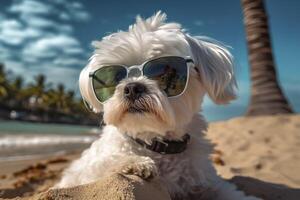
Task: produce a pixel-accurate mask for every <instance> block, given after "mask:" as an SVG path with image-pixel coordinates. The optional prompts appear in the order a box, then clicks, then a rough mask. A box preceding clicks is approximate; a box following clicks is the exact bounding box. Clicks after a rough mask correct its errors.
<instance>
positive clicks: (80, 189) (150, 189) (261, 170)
mask: <svg viewBox="0 0 300 200" xmlns="http://www.w3.org/2000/svg"><path fill="white" fill-rule="evenodd" d="M207 137H208V138H209V139H210V140H211V141H212V142H213V143H215V144H216V147H215V149H216V150H215V152H214V154H213V155H212V159H213V161H214V164H215V166H216V168H217V171H218V173H219V174H220V176H222V177H224V178H226V179H229V181H231V182H234V183H236V184H237V185H238V187H239V189H241V190H243V191H245V192H246V193H247V194H253V195H257V196H260V197H262V198H264V199H267V200H299V199H300V189H299V188H300V159H299V157H300V115H285V116H284V115H282V116H268V117H253V118H245V117H240V118H235V119H231V120H228V121H222V122H215V123H211V124H210V126H209V131H208V133H207ZM79 155H80V154H79V153H73V154H69V155H66V156H60V157H49V158H44V159H38V160H30V161H16V162H10V163H5V164H1V163H0V198H6V199H22V200H28V199H33V200H37V199H39V200H50V199H51V200H52V199H62V200H63V199H91V200H95V199H103V200H111V199H112V200H114V199H126V200H127V199H128V200H131V199H142V200H148V199H156V200H167V199H169V196H168V194H167V192H166V190H165V189H164V187H163V186H162V185H160V183H158V182H157V181H151V182H147V181H143V180H141V179H139V178H138V177H134V176H123V175H120V174H115V175H112V176H110V177H106V178H104V179H102V180H99V181H97V182H95V183H91V184H87V185H83V186H77V187H74V188H68V189H59V190H48V189H49V188H50V187H52V186H53V185H54V184H55V183H56V182H57V181H58V180H59V178H60V176H61V172H62V170H63V169H64V168H65V167H66V166H67V165H69V163H70V162H71V161H72V160H73V159H75V158H76V157H78V156H79ZM18 196H19V197H20V198H18Z"/></svg>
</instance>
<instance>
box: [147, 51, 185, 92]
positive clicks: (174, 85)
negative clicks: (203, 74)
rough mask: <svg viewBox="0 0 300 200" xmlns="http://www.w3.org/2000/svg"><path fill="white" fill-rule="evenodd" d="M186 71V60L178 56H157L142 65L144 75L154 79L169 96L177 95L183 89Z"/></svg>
mask: <svg viewBox="0 0 300 200" xmlns="http://www.w3.org/2000/svg"><path fill="white" fill-rule="evenodd" d="M187 71H188V69H187V65H186V61H185V59H184V58H180V57H164V58H158V59H156V60H152V61H150V62H148V63H146V64H145V66H144V75H145V76H146V77H148V78H150V79H152V80H156V81H157V83H158V85H159V87H160V89H161V90H163V91H165V93H166V94H167V95H168V96H169V97H172V96H177V95H179V94H181V93H182V92H183V91H184V88H185V85H186V82H187Z"/></svg>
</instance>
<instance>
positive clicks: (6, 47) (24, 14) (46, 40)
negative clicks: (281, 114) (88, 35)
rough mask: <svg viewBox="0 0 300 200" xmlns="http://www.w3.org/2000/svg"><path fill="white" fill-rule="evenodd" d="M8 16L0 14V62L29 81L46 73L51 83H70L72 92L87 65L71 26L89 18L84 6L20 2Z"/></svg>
mask: <svg viewBox="0 0 300 200" xmlns="http://www.w3.org/2000/svg"><path fill="white" fill-rule="evenodd" d="M7 12H8V13H7V14H5V13H3V14H2V13H1V14H0V59H1V60H0V62H4V63H5V64H6V66H7V67H8V69H9V70H12V71H14V72H15V73H17V74H23V73H26V77H25V78H27V79H28V80H30V79H32V76H34V75H36V74H38V73H45V74H47V77H48V79H49V80H50V81H53V82H60V81H61V80H64V82H65V81H67V80H72V81H73V82H72V84H69V83H67V84H69V87H71V88H72V86H73V88H74V86H75V84H74V81H75V80H77V78H78V75H79V71H80V69H81V68H82V67H83V66H84V65H85V64H86V62H87V54H86V51H87V50H86V49H84V48H83V46H82V44H81V43H80V42H79V40H78V39H77V38H76V37H75V36H74V28H73V25H72V24H73V23H74V22H82V21H86V20H88V19H89V18H90V15H89V13H88V12H87V11H86V10H85V8H84V6H83V5H82V4H81V3H80V2H77V1H75V2H74V1H70V0H68V1H67V0H40V1H38V0H19V1H13V2H12V4H11V6H10V7H9V8H8V9H7ZM66 73H67V74H66ZM62 76H64V77H63V78H62ZM65 76H67V77H65Z"/></svg>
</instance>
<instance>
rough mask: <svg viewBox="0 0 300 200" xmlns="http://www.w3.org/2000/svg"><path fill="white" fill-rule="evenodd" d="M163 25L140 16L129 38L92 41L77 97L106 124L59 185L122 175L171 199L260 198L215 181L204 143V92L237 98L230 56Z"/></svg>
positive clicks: (160, 17) (222, 100)
mask: <svg viewBox="0 0 300 200" xmlns="http://www.w3.org/2000/svg"><path fill="white" fill-rule="evenodd" d="M165 19H166V15H165V14H163V13H161V12H158V13H157V14H156V15H154V16H152V17H151V18H148V19H146V20H143V19H141V18H140V17H137V20H136V24H134V25H132V26H130V27H129V30H128V32H123V31H119V32H117V33H114V34H111V35H109V36H107V37H104V38H103V40H102V41H99V42H94V46H95V47H96V50H95V53H94V55H93V56H92V58H91V60H90V63H89V64H88V65H87V66H86V67H85V68H84V69H83V70H82V72H81V75H80V80H79V83H80V91H81V94H82V97H83V98H84V100H85V101H86V102H87V103H88V104H89V105H90V106H91V107H92V108H93V110H94V111H95V112H101V111H103V112H104V116H103V118H104V122H105V123H106V124H107V125H106V126H105V127H104V129H103V134H102V135H101V138H100V139H98V140H97V141H95V142H94V143H93V144H92V145H91V147H90V148H89V149H87V150H86V151H84V152H83V154H82V156H81V158H80V159H78V160H76V161H74V162H73V163H72V164H71V166H70V167H69V168H68V169H66V170H65V172H64V175H63V178H62V180H61V181H60V182H59V183H58V184H57V187H71V186H75V185H80V184H86V183H90V182H93V181H96V180H99V179H100V178H101V177H104V176H107V175H108V174H110V173H112V172H116V171H118V170H119V172H120V173H124V174H135V175H137V176H140V177H141V178H143V179H145V180H151V178H160V180H161V182H162V184H163V185H164V186H165V187H166V188H167V189H168V191H169V193H170V196H171V197H172V199H219V200H241V199H242V200H244V199H247V200H254V199H258V198H255V197H246V196H245V194H244V193H243V192H241V191H237V190H236V187H235V186H234V185H232V184H230V183H227V182H225V181H224V180H222V179H221V178H220V177H219V176H217V174H216V171H215V169H214V168H213V165H212V162H211V161H210V153H211V151H212V145H211V144H210V143H209V142H208V141H207V140H206V139H205V138H204V132H205V131H206V126H207V124H206V122H205V120H204V119H203V117H202V116H201V115H200V114H199V111H200V109H201V103H202V100H203V97H204V95H205V94H206V93H207V94H208V95H209V96H210V98H211V99H212V100H213V101H214V102H215V103H217V104H226V103H228V102H229V101H230V100H232V99H234V98H235V88H236V82H235V78H234V74H233V66H232V65H233V61H232V56H231V54H230V53H229V52H228V50H227V49H226V48H225V47H223V46H222V45H220V44H219V43H217V42H216V41H212V40H210V39H208V38H204V37H192V36H190V35H189V34H187V33H186V32H185V31H184V30H182V29H181V26H180V24H177V23H166V22H165ZM155 59H156V60H155ZM176 59H177V61H178V63H179V64H178V63H177V61H176ZM153 60H154V61H153ZM174 60H175V61H176V62H175V61H174ZM145 62H146V63H147V64H145ZM166 62H167V63H168V65H167V64H165V63H166ZM170 62H171V63H172V62H173V63H172V64H170ZM184 62H186V63H184ZM162 63H164V64H162ZM107 66H109V67H107ZM124 66H127V69H126V68H125V69H124ZM178 66H182V69H181V68H178ZM105 67H106V68H105ZM161 68H163V70H162V69H161ZM185 68H187V70H188V72H185V71H184V69H185ZM99 69H102V70H100V72H101V73H97V70H99ZM170 69H171V70H170ZM155 70H158V71H160V72H161V74H159V73H157V72H156V71H155ZM176 70H177V71H178V70H183V71H182V72H180V73H178V72H177V71H176ZM132 74H133V75H132ZM155 75H156V76H157V77H156V76H155ZM148 76H149V77H150V78H149V77H148ZM154 76H155V77H154ZM112 77H113V78H112ZM102 78H103V80H99V79H102ZM111 79H113V80H111ZM114 79H116V80H114ZM121 79H122V80H121ZM105 81H108V83H106V82H105ZM181 81H182V82H181ZM114 84H115V87H114ZM99 85H100V86H99ZM108 85H109V86H108ZM111 88H113V89H111ZM183 88H184V89H183ZM179 93H180V94H179ZM200 197H201V198H200Z"/></svg>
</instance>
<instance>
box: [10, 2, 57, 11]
mask: <svg viewBox="0 0 300 200" xmlns="http://www.w3.org/2000/svg"><path fill="white" fill-rule="evenodd" d="M53 9H54V7H53V6H52V5H51V4H45V3H43V2H42V1H36V0H24V1H20V3H16V4H13V5H12V6H11V7H10V8H9V9H8V11H10V12H12V13H22V14H45V13H49V12H53Z"/></svg>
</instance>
